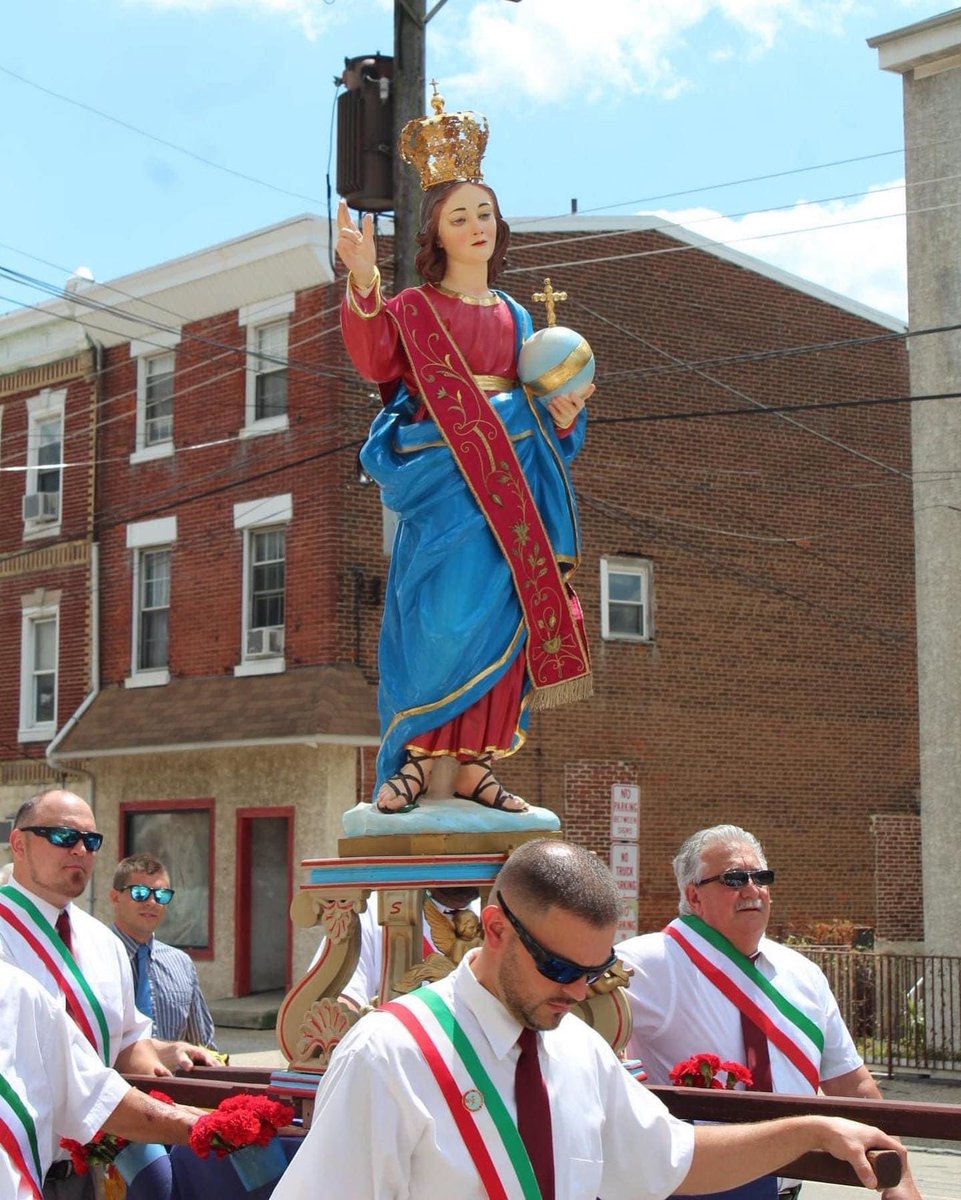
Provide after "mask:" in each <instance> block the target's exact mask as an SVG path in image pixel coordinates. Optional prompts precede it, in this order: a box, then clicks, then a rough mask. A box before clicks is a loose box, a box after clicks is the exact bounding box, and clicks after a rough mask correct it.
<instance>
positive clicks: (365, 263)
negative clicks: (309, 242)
mask: <svg viewBox="0 0 961 1200" xmlns="http://www.w3.org/2000/svg"><path fill="white" fill-rule="evenodd" d="M335 249H336V251H337V257H338V258H339V259H340V261H341V262H342V263H343V264H344V266H345V267H346V268H347V270H348V271H350V273H351V275H353V277H354V282H355V283H356V285H357V287H358V288H359V289H360V290H361V291H362V292H367V291H369V290H370V288H371V287H373V285H374V279H375V276H376V273H377V272H376V267H377V249H376V247H375V246H374V218H373V215H372V214H371V213H365V214H364V219H363V221H362V222H361V227H360V228H359V229H358V228H357V226H356V225H355V224H354V222H353V220H352V219H351V216H350V210H349V209H348V207H347V201H346V200H341V202H340V205H339V206H338V208H337V244H336V246H335Z"/></svg>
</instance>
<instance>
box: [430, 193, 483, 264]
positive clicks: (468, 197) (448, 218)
mask: <svg viewBox="0 0 961 1200" xmlns="http://www.w3.org/2000/svg"><path fill="white" fill-rule="evenodd" d="M496 239H497V214H496V212H495V210H494V201H493V199H492V198H491V194H490V192H489V191H488V190H487V189H486V188H483V187H481V186H480V185H479V184H476V183H462V184H461V185H460V187H457V188H455V189H454V190H453V191H452V192H451V193H450V195H449V196H448V197H447V199H446V200H445V201H444V203H443V206H442V207H441V210H440V218H439V220H438V223H437V241H438V242H439V244H440V247H441V249H442V250H444V252H445V253H446V255H447V261H448V263H458V264H462V265H464V266H477V265H480V264H486V263H487V262H488V261H489V260H490V257H491V255H492V254H493V253H494V243H495V241H496Z"/></svg>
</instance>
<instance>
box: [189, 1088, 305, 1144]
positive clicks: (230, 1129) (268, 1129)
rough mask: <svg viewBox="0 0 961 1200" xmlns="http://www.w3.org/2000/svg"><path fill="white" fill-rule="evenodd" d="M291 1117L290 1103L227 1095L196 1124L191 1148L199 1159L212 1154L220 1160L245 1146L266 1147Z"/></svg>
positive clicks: (243, 1095) (259, 1097)
mask: <svg viewBox="0 0 961 1200" xmlns="http://www.w3.org/2000/svg"><path fill="white" fill-rule="evenodd" d="M293 1116H294V1109H293V1108H292V1107H291V1106H290V1105H289V1104H282V1103H281V1102H280V1101H279V1100H271V1099H270V1097H269V1096H250V1095H246V1094H241V1095H239V1096H228V1097H227V1099H226V1100H222V1101H221V1102H220V1104H219V1105H218V1106H217V1108H215V1109H214V1110H213V1112H209V1113H205V1114H204V1116H202V1117H201V1118H200V1120H199V1121H197V1123H196V1124H195V1125H194V1127H193V1130H192V1132H191V1134H190V1145H191V1147H192V1148H193V1150H194V1152H195V1153H196V1154H198V1155H199V1156H200V1157H201V1158H207V1157H209V1155H210V1154H211V1152H213V1153H214V1154H216V1155H217V1157H218V1158H223V1157H224V1155H226V1154H232V1153H233V1151H234V1150H240V1149H241V1148H242V1147H244V1146H266V1145H267V1143H268V1142H270V1141H271V1140H272V1139H273V1138H274V1137H275V1136H276V1134H277V1130H278V1129H280V1128H281V1127H282V1126H283V1125H289V1124H290V1122H291V1121H292V1120H293Z"/></svg>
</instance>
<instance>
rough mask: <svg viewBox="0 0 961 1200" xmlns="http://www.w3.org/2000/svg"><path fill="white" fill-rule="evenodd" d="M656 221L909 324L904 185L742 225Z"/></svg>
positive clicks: (705, 218)
mask: <svg viewBox="0 0 961 1200" xmlns="http://www.w3.org/2000/svg"><path fill="white" fill-rule="evenodd" d="M657 215H658V216H659V217H663V218H664V219H665V220H668V221H674V222H676V223H677V224H678V225H683V226H684V227H685V228H686V229H690V230H691V231H692V232H694V233H697V234H699V235H700V236H701V237H704V238H708V239H710V240H711V241H718V242H723V243H724V244H725V245H729V246H731V247H733V248H734V249H736V250H740V251H742V252H743V253H744V254H750V255H752V256H753V257H755V258H760V259H762V260H764V261H765V262H769V263H773V264H774V265H775V266H779V267H782V268H783V269H784V270H786V271H791V272H793V273H794V274H795V275H800V276H801V277H802V278H804V279H808V280H811V281H813V282H814V283H819V284H821V285H822V286H823V287H828V288H831V289H832V290H833V291H836V292H840V293H841V294H842V295H844V296H850V297H852V298H853V299H855V300H860V301H861V303H862V304H868V305H870V306H871V307H872V308H877V309H880V310H881V311H882V312H886V313H890V314H891V315H893V316H897V317H902V318H906V316H907V269H906V264H905V218H904V180H903V179H901V180H895V181H894V182H892V183H887V184H877V185H876V186H875V187H873V188H872V189H871V190H870V191H868V192H867V193H865V195H863V196H861V197H858V198H856V199H853V200H829V201H813V202H808V201H805V200H799V201H798V202H797V203H796V204H795V205H793V206H792V207H791V208H789V209H778V210H777V211H771V212H757V213H749V214H747V215H745V216H742V217H727V216H724V215H723V214H721V213H718V212H717V211H715V210H713V209H709V208H688V209H683V210H672V211H668V210H665V209H661V210H658V212H657Z"/></svg>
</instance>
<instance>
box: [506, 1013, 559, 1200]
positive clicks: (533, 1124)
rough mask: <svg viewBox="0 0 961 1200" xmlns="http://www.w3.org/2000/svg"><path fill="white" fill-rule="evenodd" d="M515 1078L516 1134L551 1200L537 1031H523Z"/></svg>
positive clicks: (547, 1111)
mask: <svg viewBox="0 0 961 1200" xmlns="http://www.w3.org/2000/svg"><path fill="white" fill-rule="evenodd" d="M517 1044H518V1045H519V1046H520V1048H521V1054H520V1058H518V1060H517V1068H516V1070H515V1074H514V1089H515V1099H516V1100H517V1130H518V1132H519V1133H520V1135H521V1138H522V1139H523V1142H524V1145H525V1146H526V1147H527V1153H528V1154H529V1155H530V1160H531V1166H532V1167H533V1168H534V1174H535V1175H536V1176H537V1182H538V1184H539V1186H540V1189H541V1196H542V1197H543V1200H554V1137H553V1133H552V1130H551V1103H550V1100H549V1099H548V1095H547V1084H546V1083H545V1082H544V1076H543V1075H542V1074H541V1066H540V1062H539V1061H538V1058H537V1031H536V1030H534V1029H522V1030H521V1036H520V1037H519V1038H518V1039H517Z"/></svg>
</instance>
